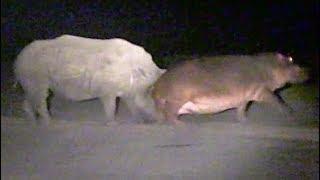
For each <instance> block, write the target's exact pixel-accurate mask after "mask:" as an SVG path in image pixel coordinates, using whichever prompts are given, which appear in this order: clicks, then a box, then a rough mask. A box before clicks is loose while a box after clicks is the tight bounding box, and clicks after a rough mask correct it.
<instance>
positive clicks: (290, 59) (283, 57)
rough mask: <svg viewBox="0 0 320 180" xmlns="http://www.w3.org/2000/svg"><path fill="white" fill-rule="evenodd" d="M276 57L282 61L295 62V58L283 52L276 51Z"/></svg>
mask: <svg viewBox="0 0 320 180" xmlns="http://www.w3.org/2000/svg"><path fill="white" fill-rule="evenodd" d="M276 59H277V60H278V62H280V63H293V58H292V57H291V56H285V55H283V54H281V53H276Z"/></svg>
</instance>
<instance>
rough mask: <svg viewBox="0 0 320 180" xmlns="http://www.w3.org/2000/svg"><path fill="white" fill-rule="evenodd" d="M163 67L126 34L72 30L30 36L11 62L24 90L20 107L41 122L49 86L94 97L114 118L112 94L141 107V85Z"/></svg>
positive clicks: (46, 116) (74, 96) (69, 95)
mask: <svg viewBox="0 0 320 180" xmlns="http://www.w3.org/2000/svg"><path fill="white" fill-rule="evenodd" d="M164 72H165V70H164V69H160V68H158V67H157V65H156V64H155V63H154V62H153V59H152V56H151V55H150V54H149V53H148V52H147V51H146V50H145V49H144V48H143V47H141V46H138V45H135V44H133V43H131V42H129V41H127V40H124V39H120V38H113V39H91V38H85V37H78V36H72V35H62V36H59V37H56V38H54V39H46V40H35V41H33V42H31V43H30V44H29V45H27V46H26V47H25V48H24V49H22V51H21V52H20V54H18V56H17V58H16V61H15V63H14V73H15V78H16V80H17V82H19V84H20V85H21V86H22V88H23V90H24V93H25V100H24V103H23V104H24V105H23V106H24V110H25V111H26V113H27V116H28V117H29V118H31V119H35V120H37V122H40V123H41V124H48V123H49V121H50V113H49V109H48V107H47V102H46V99H47V97H48V91H49V90H50V91H51V92H52V93H53V94H54V95H59V96H61V97H64V98H66V99H69V100H73V101H83V100H89V99H95V98H98V99H99V100H101V102H102V104H103V106H104V111H105V114H106V120H107V121H108V122H114V120H115V109H116V98H120V100H123V101H124V102H125V103H126V104H127V105H128V107H129V108H130V110H131V112H132V113H136V112H138V111H139V110H143V108H145V107H146V106H148V103H147V102H148V100H146V101H145V99H146V97H148V96H146V93H147V89H148V88H149V87H150V86H151V85H152V84H153V83H154V82H155V81H156V80H157V78H158V77H159V76H160V75H161V74H162V73H164ZM149 94H150V93H149ZM150 99H151V96H150Z"/></svg>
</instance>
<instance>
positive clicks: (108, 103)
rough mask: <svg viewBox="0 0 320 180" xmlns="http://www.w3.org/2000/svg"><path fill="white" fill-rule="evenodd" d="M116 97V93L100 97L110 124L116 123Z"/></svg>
mask: <svg viewBox="0 0 320 180" xmlns="http://www.w3.org/2000/svg"><path fill="white" fill-rule="evenodd" d="M116 98H117V97H116V96H115V95H106V96H104V97H101V98H100V100H101V102H102V104H103V108H104V112H105V115H106V120H107V121H108V124H110V123H115V113H116Z"/></svg>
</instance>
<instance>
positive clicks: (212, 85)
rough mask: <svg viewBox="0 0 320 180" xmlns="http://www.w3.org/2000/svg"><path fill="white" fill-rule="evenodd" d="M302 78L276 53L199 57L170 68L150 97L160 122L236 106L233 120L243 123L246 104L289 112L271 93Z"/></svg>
mask: <svg viewBox="0 0 320 180" xmlns="http://www.w3.org/2000/svg"><path fill="white" fill-rule="evenodd" d="M306 79H307V74H306V73H305V71H304V70H303V69H301V68H300V67H299V66H297V65H294V64H293V61H292V58H291V57H287V56H285V55H283V54H280V53H260V54H256V55H224V56H215V57H203V58H199V59H195V60H190V61H184V62H182V63H179V64H176V65H174V66H172V67H171V68H169V69H168V70H167V72H166V73H164V74H163V75H162V76H161V77H160V78H159V79H158V80H157V81H156V83H155V84H154V87H153V90H152V98H153V99H154V101H155V105H156V107H157V110H158V111H159V112H160V116H162V118H160V117H159V119H162V120H163V118H165V119H166V120H167V121H169V122H172V123H179V122H180V121H179V120H178V116H179V115H181V114H204V113H217V112H221V111H224V110H227V109H231V108H237V119H238V120H239V121H241V122H243V121H245V120H246V119H247V118H246V107H247V104H248V103H249V102H250V101H258V102H268V103H271V104H273V105H276V106H278V107H279V108H280V109H281V110H282V111H284V112H289V111H287V110H288V109H287V107H286V105H285V104H283V103H282V102H281V101H280V99H279V98H278V97H277V96H276V95H274V91H275V90H276V89H278V88H281V87H283V86H284V85H285V84H286V83H298V82H303V81H304V80H306ZM163 116H164V117H163Z"/></svg>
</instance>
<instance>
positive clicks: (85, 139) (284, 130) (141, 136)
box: [1, 94, 319, 180]
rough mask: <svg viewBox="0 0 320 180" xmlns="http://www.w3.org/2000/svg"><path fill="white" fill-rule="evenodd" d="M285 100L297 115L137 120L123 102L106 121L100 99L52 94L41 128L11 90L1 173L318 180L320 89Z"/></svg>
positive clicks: (265, 111)
mask: <svg viewBox="0 0 320 180" xmlns="http://www.w3.org/2000/svg"><path fill="white" fill-rule="evenodd" d="M3 95H4V96H5V95H8V94H3ZM9 96H10V95H9ZM284 99H285V100H286V101H287V102H288V103H289V105H290V106H291V107H292V108H293V109H294V110H295V114H294V117H295V119H294V120H289V119H286V118H285V117H284V116H283V115H282V114H281V113H279V112H278V111H277V109H273V107H270V106H268V105H263V104H253V105H252V106H251V107H250V108H249V112H248V115H249V121H248V122H247V123H243V124H240V123H236V122H235V111H234V110H229V111H225V112H223V113H220V114H215V115H195V116H183V117H182V119H183V120H184V121H185V122H186V126H184V127H173V126H169V125H164V124H139V123H136V122H135V121H136V119H135V118H133V117H131V115H130V114H127V112H128V111H127V109H126V107H125V105H123V104H120V109H119V113H118V121H121V122H122V124H120V125H112V126H107V125H105V124H104V113H103V111H102V106H101V104H100V103H99V102H98V101H97V100H92V101H86V102H69V101H65V100H62V99H59V98H53V103H52V115H53V119H52V121H51V125H50V126H49V127H38V126H36V125H35V124H34V123H33V122H31V121H29V120H27V119H25V116H24V113H23V112H22V110H21V100H22V97H21V96H18V95H12V94H11V96H10V97H8V100H7V101H8V102H6V103H3V104H5V105H2V106H1V178H3V179H77V180H81V179H84V180H85V179H319V110H318V108H319V95H317V98H316V99H314V100H313V101H311V102H304V101H302V100H296V99H286V98H285V95H284Z"/></svg>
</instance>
